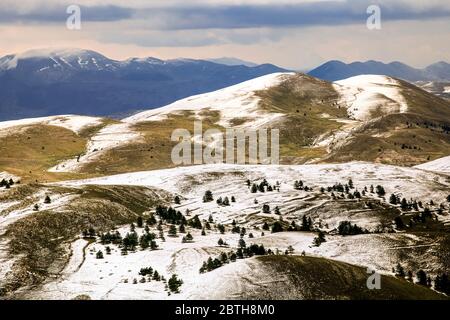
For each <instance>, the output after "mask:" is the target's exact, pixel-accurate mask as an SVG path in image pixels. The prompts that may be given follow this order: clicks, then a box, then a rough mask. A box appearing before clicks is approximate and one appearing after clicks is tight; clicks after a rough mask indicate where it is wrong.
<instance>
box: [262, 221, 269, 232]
mask: <svg viewBox="0 0 450 320" xmlns="http://www.w3.org/2000/svg"><path fill="white" fill-rule="evenodd" d="M262 229H263V230H270V227H269V225H268V224H267V222H264V224H263V226H262Z"/></svg>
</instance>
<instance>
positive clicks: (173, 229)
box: [168, 224, 177, 237]
mask: <svg viewBox="0 0 450 320" xmlns="http://www.w3.org/2000/svg"><path fill="white" fill-rule="evenodd" d="M168 233H169V235H170V236H172V237H176V236H177V227H176V226H175V225H174V224H172V225H171V226H170V227H169V232H168Z"/></svg>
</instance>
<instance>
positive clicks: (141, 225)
mask: <svg viewBox="0 0 450 320" xmlns="http://www.w3.org/2000/svg"><path fill="white" fill-rule="evenodd" d="M136 224H137V226H138V228H142V227H143V226H144V220H143V219H142V217H141V216H139V217H138V218H137V221H136Z"/></svg>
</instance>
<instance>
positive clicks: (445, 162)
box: [415, 156, 450, 174]
mask: <svg viewBox="0 0 450 320" xmlns="http://www.w3.org/2000/svg"><path fill="white" fill-rule="evenodd" d="M415 168H418V169H422V170H428V171H435V172H441V173H449V174H450V156H448V157H443V158H439V159H436V160H434V161H430V162H426V163H423V164H420V165H418V166H415Z"/></svg>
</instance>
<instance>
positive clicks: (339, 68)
mask: <svg viewBox="0 0 450 320" xmlns="http://www.w3.org/2000/svg"><path fill="white" fill-rule="evenodd" d="M308 74H309V75H311V76H313V77H316V78H319V79H323V80H327V81H336V80H342V79H346V78H349V77H354V76H358V75H363V74H376V75H386V76H390V77H395V78H399V79H403V80H406V81H410V82H416V81H450V64H448V63H446V62H438V63H435V64H432V65H430V66H428V67H426V68H425V69H416V68H413V67H410V66H408V65H406V64H404V63H401V62H392V63H388V64H386V63H383V62H379V61H367V62H353V63H350V64H346V63H344V62H341V61H336V60H333V61H329V62H327V63H325V64H323V65H321V66H319V67H317V68H316V69H314V70H312V71H310V72H309V73H308Z"/></svg>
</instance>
